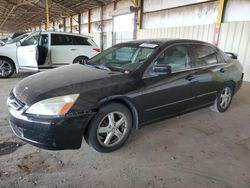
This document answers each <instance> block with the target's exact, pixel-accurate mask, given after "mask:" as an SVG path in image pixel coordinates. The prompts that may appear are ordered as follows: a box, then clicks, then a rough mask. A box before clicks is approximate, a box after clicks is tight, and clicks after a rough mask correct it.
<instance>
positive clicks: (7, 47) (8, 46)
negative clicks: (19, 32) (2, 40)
mask: <svg viewBox="0 0 250 188" xmlns="http://www.w3.org/2000/svg"><path fill="white" fill-rule="evenodd" d="M16 47H17V46H16V44H4V45H0V50H8V49H13V48H16Z"/></svg>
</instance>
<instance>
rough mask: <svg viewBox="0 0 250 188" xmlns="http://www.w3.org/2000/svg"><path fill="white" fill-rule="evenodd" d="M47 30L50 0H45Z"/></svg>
mask: <svg viewBox="0 0 250 188" xmlns="http://www.w3.org/2000/svg"><path fill="white" fill-rule="evenodd" d="M45 12H46V30H49V0H45Z"/></svg>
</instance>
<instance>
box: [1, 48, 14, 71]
mask: <svg viewBox="0 0 250 188" xmlns="http://www.w3.org/2000/svg"><path fill="white" fill-rule="evenodd" d="M16 51H17V46H16V45H15V44H6V45H5V46H2V47H0V57H4V58H8V59H10V60H11V61H13V62H14V64H15V69H16V72H18V71H19V66H18V63H17V53H16Z"/></svg>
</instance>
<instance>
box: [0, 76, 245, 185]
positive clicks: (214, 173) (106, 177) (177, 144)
mask: <svg viewBox="0 0 250 188" xmlns="http://www.w3.org/2000/svg"><path fill="white" fill-rule="evenodd" d="M26 76H28V74H20V75H19V76H15V77H13V78H11V79H6V80H0V187H1V188H5V187H24V188H29V187H40V188H42V187H46V188H47V187H65V188H70V187H90V188H92V187H108V188H112V187H166V188H175V187H185V188H186V187H192V188H196V187H197V188H208V187H211V188H233V187H235V188H244V187H246V188H247V187H250V95H248V94H247V93H248V92H249V93H250V83H244V84H243V87H242V89H241V90H240V92H239V93H237V95H236V96H235V97H234V99H233V102H232V105H231V107H230V109H229V110H228V111H227V112H225V113H222V114H220V113H215V112H213V111H211V110H210V109H209V108H204V109H201V110H198V111H195V112H192V113H188V114H185V115H182V116H179V117H176V118H172V119H168V120H165V121H161V122H158V123H154V124H151V125H149V126H145V127H143V128H142V129H141V130H139V131H133V133H132V134H131V136H130V137H129V139H128V141H127V143H126V144H125V146H124V147H123V148H121V149H120V150H118V151H115V152H113V153H109V154H100V153H97V152H96V151H94V150H93V149H92V148H90V147H89V146H88V145H87V144H86V143H85V142H83V144H82V147H81V149H79V150H66V151H46V150H41V149H38V148H36V147H33V146H31V145H29V144H25V143H23V142H21V141H20V140H19V139H17V138H16V137H15V136H14V134H13V133H12V132H11V130H10V128H9V125H8V119H7V117H8V116H7V110H6V106H5V102H6V98H7V96H8V93H9V91H10V90H11V89H12V88H13V87H14V85H15V84H16V83H18V81H20V80H21V79H22V78H24V77H26Z"/></svg>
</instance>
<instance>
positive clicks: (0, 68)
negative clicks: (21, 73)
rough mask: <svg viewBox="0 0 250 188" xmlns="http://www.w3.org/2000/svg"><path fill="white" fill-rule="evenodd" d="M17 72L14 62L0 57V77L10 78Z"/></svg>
mask: <svg viewBox="0 0 250 188" xmlns="http://www.w3.org/2000/svg"><path fill="white" fill-rule="evenodd" d="M14 72H15V65H14V63H13V62H12V61H11V60H9V59H7V58H0V78H9V77H11V76H12V75H13V74H14Z"/></svg>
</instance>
